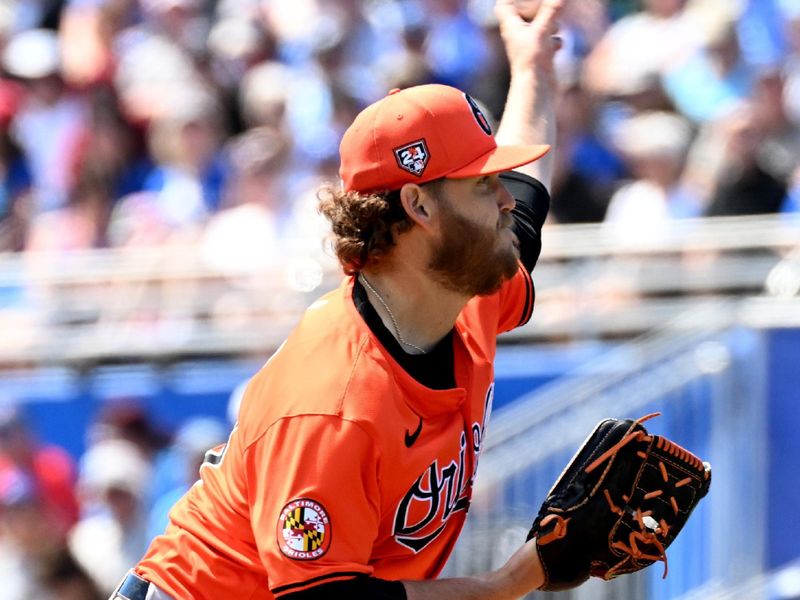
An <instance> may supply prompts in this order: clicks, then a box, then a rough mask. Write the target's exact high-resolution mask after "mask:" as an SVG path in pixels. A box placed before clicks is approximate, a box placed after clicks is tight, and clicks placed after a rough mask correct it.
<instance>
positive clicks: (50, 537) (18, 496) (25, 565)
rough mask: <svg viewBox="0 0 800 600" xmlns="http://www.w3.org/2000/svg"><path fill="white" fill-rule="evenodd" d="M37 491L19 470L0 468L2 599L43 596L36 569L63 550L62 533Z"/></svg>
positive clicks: (31, 480)
mask: <svg viewBox="0 0 800 600" xmlns="http://www.w3.org/2000/svg"><path fill="white" fill-rule="evenodd" d="M51 516H52V515H51V513H50V512H49V511H48V510H46V509H45V508H44V506H43V505H42V503H41V502H40V501H39V496H38V495H37V493H36V483H35V482H34V481H33V479H32V478H30V477H29V476H28V475H26V474H25V473H24V472H23V471H21V470H19V469H13V468H12V469H3V470H2V471H0V580H2V582H3V588H2V589H3V600H31V599H32V598H43V597H45V593H46V592H45V589H44V586H43V585H42V582H40V581H39V578H38V571H39V568H40V566H41V565H43V564H44V563H45V562H46V561H47V560H48V559H49V557H50V556H52V555H54V554H56V553H58V552H60V551H61V549H63V536H62V535H60V534H59V529H58V527H55V528H54V527H53V522H52V520H51Z"/></svg>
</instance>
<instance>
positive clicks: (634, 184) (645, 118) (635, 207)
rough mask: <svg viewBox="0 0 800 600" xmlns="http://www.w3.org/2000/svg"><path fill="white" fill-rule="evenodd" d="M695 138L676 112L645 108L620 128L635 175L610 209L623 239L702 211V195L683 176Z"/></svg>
mask: <svg viewBox="0 0 800 600" xmlns="http://www.w3.org/2000/svg"><path fill="white" fill-rule="evenodd" d="M691 137H692V131H691V128H690V126H689V124H688V123H687V122H686V120H685V119H683V118H681V117H679V116H677V115H675V114H672V113H664V112H651V113H642V114H640V115H636V116H634V117H632V118H631V119H630V120H629V121H627V122H626V123H624V124H623V126H622V127H621V128H620V131H619V138H618V145H619V147H620V149H621V151H622V152H623V154H624V155H625V156H626V158H627V159H628V162H629V164H630V166H631V172H632V174H633V176H634V179H633V180H632V181H630V182H627V183H625V184H623V185H622V187H620V189H619V190H617V192H616V193H615V194H614V196H613V197H612V198H611V202H610V204H609V206H608V212H607V213H606V218H605V221H606V223H608V224H609V225H610V226H612V227H613V228H614V230H615V231H616V232H617V233H618V234H619V236H620V237H619V239H621V240H623V241H624V240H630V239H635V240H638V241H642V240H644V239H648V238H650V236H652V235H653V234H654V233H657V232H663V231H664V230H665V225H666V223H667V222H668V221H669V220H671V219H676V218H684V217H696V216H699V215H700V213H701V210H702V207H701V205H700V199H699V198H698V197H697V196H696V195H695V194H694V193H693V192H692V191H691V190H690V189H689V188H687V186H686V185H684V181H683V178H682V173H683V167H684V159H685V156H686V151H687V149H688V148H689V143H690V141H691Z"/></svg>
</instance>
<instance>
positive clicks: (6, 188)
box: [0, 79, 33, 252]
mask: <svg viewBox="0 0 800 600" xmlns="http://www.w3.org/2000/svg"><path fill="white" fill-rule="evenodd" d="M22 93H23V91H22V88H21V87H20V86H19V85H17V84H16V83H15V82H12V81H10V80H5V79H2V80H0V252H8V251H11V252H16V251H19V250H22V249H23V247H24V245H25V232H26V228H27V223H28V219H29V215H28V213H29V211H30V195H31V189H32V184H33V179H32V175H31V171H30V166H29V165H28V159H27V157H26V156H25V155H24V154H23V152H22V149H21V148H20V147H19V145H18V144H17V143H16V141H15V140H14V139H13V137H12V136H11V134H10V132H9V126H10V124H11V120H12V119H13V118H14V116H15V115H16V112H17V110H18V108H19V103H20V100H21V98H22Z"/></svg>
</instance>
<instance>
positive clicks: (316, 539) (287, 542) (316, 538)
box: [277, 498, 332, 560]
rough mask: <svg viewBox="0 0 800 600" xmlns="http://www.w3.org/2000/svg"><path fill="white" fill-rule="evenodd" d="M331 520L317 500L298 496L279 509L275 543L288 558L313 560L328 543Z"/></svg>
mask: <svg viewBox="0 0 800 600" xmlns="http://www.w3.org/2000/svg"><path fill="white" fill-rule="evenodd" d="M331 533H332V531H331V522H330V518H329V517H328V513H327V512H325V508H323V506H322V505H321V504H320V503H319V502H317V501H316V500H311V499H310V498H298V499H296V500H292V501H291V502H289V503H288V504H287V505H286V506H284V507H283V510H281V515H280V518H279V519H278V532H277V539H278V546H280V549H281V552H283V553H284V554H285V555H286V556H288V557H289V558H293V559H295V560H314V559H317V558H319V557H321V556H322V555H323V554H325V553H326V552H327V551H328V548H330V545H331Z"/></svg>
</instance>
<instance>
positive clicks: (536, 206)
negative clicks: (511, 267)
mask: <svg viewBox="0 0 800 600" xmlns="http://www.w3.org/2000/svg"><path fill="white" fill-rule="evenodd" d="M500 181H502V182H503V184H504V185H505V186H506V189H507V190H508V191H509V193H510V194H511V195H512V196H513V197H514V200H516V201H517V203H516V206H515V207H514V210H512V211H511V216H512V217H513V218H514V226H513V228H514V233H516V234H517V238H518V239H519V254H520V260H521V261H522V264H523V265H525V268H526V269H527V270H528V272H529V273H530V272H532V271H533V268H534V267H535V266H536V261H538V260H539V254H540V253H541V251H542V226H543V225H544V220H545V219H546V218H547V212H548V211H549V210H550V194H549V193H548V192H547V188H545V187H544V185H542V183H541V182H540V181H538V180H536V179H534V178H533V177H529V176H528V175H525V174H523V173H518V172H517V171H506V172H505V173H501V174H500Z"/></svg>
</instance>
